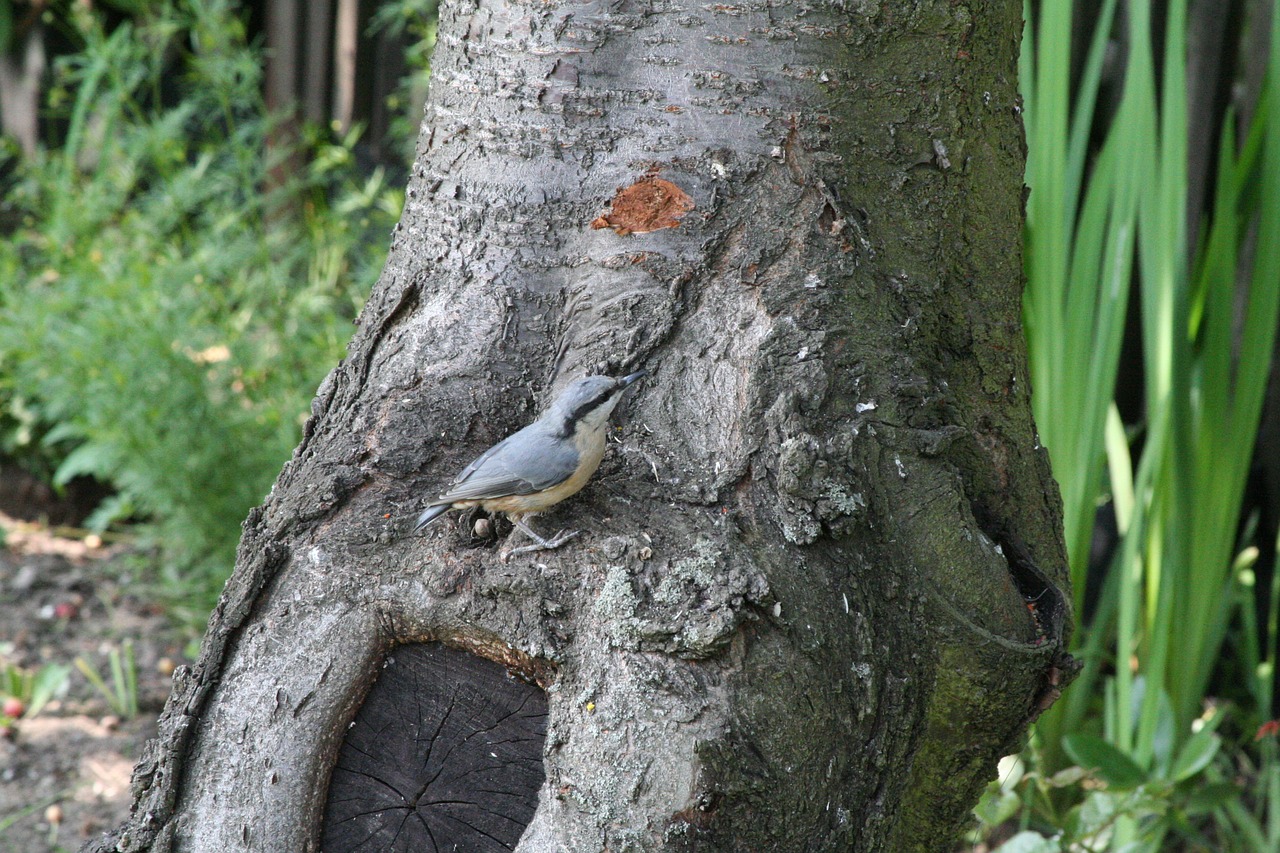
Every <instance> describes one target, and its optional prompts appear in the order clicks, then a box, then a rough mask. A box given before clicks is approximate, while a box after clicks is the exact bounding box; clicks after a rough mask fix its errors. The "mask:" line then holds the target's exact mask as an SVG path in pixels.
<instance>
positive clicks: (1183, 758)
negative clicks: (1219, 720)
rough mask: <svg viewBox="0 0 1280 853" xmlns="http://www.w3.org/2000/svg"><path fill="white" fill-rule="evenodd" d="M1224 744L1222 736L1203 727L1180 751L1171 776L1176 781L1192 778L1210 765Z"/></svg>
mask: <svg viewBox="0 0 1280 853" xmlns="http://www.w3.org/2000/svg"><path fill="white" fill-rule="evenodd" d="M1221 746H1222V738H1221V737H1219V736H1218V735H1217V734H1216V733H1214V732H1213V731H1210V730H1209V729H1202V730H1200V731H1198V732H1196V733H1195V734H1194V735H1192V736H1191V739H1190V740H1188V741H1187V742H1186V743H1185V744H1183V746H1182V749H1181V750H1179V751H1178V757H1177V759H1175V760H1174V762H1173V768H1172V769H1171V770H1170V771H1169V778H1170V779H1171V780H1173V781H1174V782H1181V781H1183V780H1184V779H1190V778H1191V777H1192V776H1195V775H1196V774H1197V773H1199V772H1200V771H1201V770H1203V769H1205V768H1206V767H1208V766H1209V762H1211V761H1213V757H1214V756H1215V755H1217V754H1218V749H1219V748H1220V747H1221Z"/></svg>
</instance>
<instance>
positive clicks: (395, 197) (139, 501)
mask: <svg viewBox="0 0 1280 853" xmlns="http://www.w3.org/2000/svg"><path fill="white" fill-rule="evenodd" d="M25 5H26V4H16V3H10V2H8V0H0V10H4V11H5V12H6V13H7V14H3V15H0V41H8V42H9V44H10V48H11V53H13V52H15V51H21V50H22V49H23V42H24V41H25V40H26V39H30V38H33V37H39V38H41V39H42V40H43V41H44V42H45V43H46V44H48V45H49V46H50V50H52V48H53V47H54V46H56V47H57V48H59V50H60V52H59V53H57V54H56V55H55V56H53V57H52V58H51V60H50V61H49V62H48V64H47V68H46V69H44V70H43V71H42V72H41V73H40V78H39V87H38V90H39V104H38V111H37V112H36V115H37V116H38V124H37V125H35V128H34V130H35V132H34V135H32V133H31V129H30V128H25V127H19V128H18V130H17V132H15V133H13V134H10V135H8V136H6V137H5V142H4V146H5V147H4V149H3V151H2V152H0V156H2V157H3V159H2V160H0V182H2V186H3V199H4V200H3V203H2V204H0V228H2V229H3V232H4V239H3V240H2V241H0V283H2V284H0V454H3V458H2V459H0V462H3V463H4V464H5V465H6V469H5V470H7V471H9V472H11V476H16V473H15V466H16V467H20V468H21V469H22V470H23V471H25V472H26V473H27V474H29V475H34V476H35V477H37V478H41V479H43V480H44V481H46V482H47V483H48V484H50V485H52V486H53V487H54V488H55V489H62V488H64V487H67V486H68V484H72V483H78V484H80V485H83V484H84V483H85V482H86V481H87V482H89V483H90V484H92V485H96V486H97V488H92V487H91V488H90V489H89V492H90V494H91V495H97V496H104V498H103V499H102V500H101V501H100V502H98V503H97V506H96V508H95V509H94V510H93V511H92V513H91V514H90V515H88V517H87V518H84V519H75V520H76V522H77V523H78V524H82V525H84V526H85V527H87V528H88V529H89V530H93V531H98V532H103V531H106V530H108V529H111V528H113V527H114V526H117V524H118V523H119V522H132V523H131V524H130V525H129V526H128V528H127V529H128V531H129V532H130V534H131V535H132V536H133V537H135V539H136V540H137V542H138V544H139V545H140V546H143V547H145V548H146V549H148V550H149V552H150V555H151V556H152V557H153V558H154V559H153V560H152V561H151V562H152V564H153V566H154V567H155V568H156V569H157V571H156V572H153V573H151V578H150V579H151V580H154V581H158V582H159V583H158V586H157V592H158V594H160V595H162V596H164V597H167V598H168V599H169V600H171V601H172V602H173V603H174V605H175V606H180V607H182V608H183V609H185V610H186V611H189V615H190V618H191V621H192V623H193V625H198V624H202V623H203V621H204V617H205V615H206V614H207V612H208V610H209V609H210V608H211V606H212V604H213V602H214V600H215V598H216V595H217V592H218V590H219V589H220V587H221V584H222V582H223V580H224V579H225V577H226V575H227V573H228V571H229V569H230V567H231V565H232V562H233V558H234V549H235V546H236V541H237V539H238V538H239V528H240V522H241V521H242V520H243V519H244V517H245V515H246V514H247V512H248V510H249V509H250V508H251V507H253V506H254V505H256V504H258V503H260V502H261V501H262V499H263V497H264V495H265V494H266V493H267V490H268V489H269V488H270V486H271V483H272V481H273V480H274V479H275V477H276V475H277V474H278V472H279V470H280V467H281V465H282V464H283V463H284V462H285V460H287V459H288V458H289V454H290V452H291V451H292V449H293V447H294V445H296V444H297V442H298V440H299V438H300V434H301V426H302V423H303V420H304V419H305V416H306V415H307V413H308V405H309V402H310V399H311V396H312V394H313V393H314V391H315V388H316V387H317V386H318V384H319V383H320V380H321V379H322V378H323V377H324V375H325V373H327V372H328V371H329V370H330V369H331V368H332V367H333V365H335V364H336V363H337V361H338V360H339V359H340V358H341V357H342V355H343V352H344V347H345V344H346V341H347V340H348V338H349V337H350V335H351V333H352V327H351V321H352V319H353V318H354V317H355V316H356V314H357V312H358V311H359V309H360V307H361V305H362V303H363V300H364V299H365V296H366V295H367V294H368V292H369V290H370V289H371V287H372V285H373V282H374V281H375V279H376V278H377V275H378V273H379V271H380V268H381V265H382V262H383V260H384V257H385V253H386V249H387V245H388V242H389V235H390V231H391V228H392V226H393V225H394V224H395V222H396V220H397V219H398V217H399V212H400V206H401V202H402V195H403V187H404V183H405V176H406V175H407V163H408V160H409V158H410V157H411V152H412V147H413V140H414V136H415V135H416V131H417V123H418V119H419V116H420V115H421V95H418V96H417V103H416V106H410V105H409V104H408V103H407V101H408V100H409V99H410V98H412V97H413V95H414V90H415V89H417V90H421V88H422V80H423V79H424V77H425V73H426V66H425V58H426V53H425V52H424V42H426V43H427V44H429V36H430V31H429V29H428V28H427V26H426V25H425V24H421V23H419V24H417V25H416V26H417V27H418V30H417V31H416V32H412V31H411V32H409V33H407V36H408V37H406V38H403V39H402V41H403V42H404V43H405V47H404V49H403V50H402V51H401V53H400V57H401V60H402V61H401V63H400V68H401V70H403V71H404V72H405V73H404V75H403V76H402V78H400V80H399V81H393V85H392V86H391V87H388V91H387V92H386V93H385V97H387V98H392V99H399V100H400V102H401V103H400V104H399V105H398V106H397V105H396V104H394V103H393V106H397V109H396V111H395V114H396V115H399V116H400V117H399V118H396V119H395V120H388V121H385V122H384V126H383V127H382V128H381V133H380V134H379V135H378V137H377V139H376V141H374V142H367V141H365V140H364V139H362V133H363V131H364V127H363V126H362V125H361V124H360V123H358V122H357V121H355V120H354V119H353V110H354V107H353V104H352V103H351V102H353V101H354V99H353V98H350V97H347V99H346V100H347V103H344V102H343V97H344V96H343V91H344V88H345V89H351V88H353V86H352V85H351V84H350V83H349V81H348V82H345V83H344V84H343V85H342V86H339V85H335V84H334V82H333V81H334V80H335V79H337V78H338V77H339V76H340V75H339V74H337V73H333V74H320V75H319V76H318V77H317V78H315V79H310V80H305V81H304V79H303V78H304V72H305V70H306V69H305V68H304V67H302V66H300V65H298V64H297V63H291V64H290V67H288V68H285V69H283V70H282V69H281V68H280V64H281V63H280V62H275V63H274V64H268V63H266V62H265V61H264V49H263V47H262V45H261V40H260V39H251V38H250V37H249V35H248V29H247V24H248V23H249V22H252V20H253V18H252V16H250V15H249V14H248V11H249V10H246V9H244V8H241V7H240V6H239V4H235V3H231V2H225V0H190V2H185V1H184V0H180V1H179V2H164V3H143V2H130V3H124V2H118V3H111V4H104V5H103V6H101V7H96V8H95V7H94V6H92V5H90V4H87V3H78V2H77V3H50V4H45V5H44V6H43V7H42V8H33V7H30V6H27V9H28V10H29V11H31V12H39V14H38V15H37V16H36V17H35V18H33V19H31V20H29V21H28V22H27V29H26V30H25V31H22V30H21V28H19V27H18V26H17V20H16V18H17V13H18V12H19V11H20V10H22V9H23V7H24V6H25ZM429 9H430V6H429V5H428V4H424V3H422V2H413V0H407V2H396V3H386V4H382V5H381V6H380V7H379V10H378V14H377V16H376V17H373V18H370V19H367V20H365V21H363V22H362V23H363V24H364V28H365V33H364V34H365V37H366V38H376V37H378V36H380V35H382V34H386V33H393V34H396V33H399V34H405V30H406V24H407V23H409V22H414V21H418V22H421V21H423V20H425V19H427V18H428V17H429V15H428V14H427V12H428V11H429ZM313 11H314V10H313ZM276 26H277V28H278V27H279V26H281V24H280V22H278V21H277V22H276ZM6 33H7V34H8V35H7V39H5V38H4V36H5V34H6ZM273 35H276V36H277V37H278V38H280V39H281V40H284V41H289V39H287V38H285V37H284V36H283V35H281V34H280V33H278V32H275V31H273ZM293 36H294V38H293V41H295V42H296V41H297V34H296V33H295V34H293ZM325 41H327V40H325ZM321 43H322V44H323V43H325V42H321ZM354 43H355V42H353V44H354ZM340 46H341V45H339V47H340ZM268 71H269V72H270V74H269V75H268V76H271V77H272V81H271V82H272V85H274V87H275V89H276V92H275V96H276V97H275V99H276V100H278V101H281V102H282V104H281V106H278V107H276V108H274V109H273V108H271V107H269V105H268V103H267V101H268V93H269V92H270V91H271V87H270V86H268V85H266V84H267V81H266V80H264V73H265V72H268ZM351 71H352V73H353V72H354V69H352V70H351ZM281 79H285V80H286V81H293V82H292V83H290V85H282V84H281V83H280V82H279V81H280V80H281ZM330 87H332V88H330ZM294 89H296V90H298V91H299V92H302V93H307V92H315V91H317V90H318V91H319V93H320V95H322V96H325V95H327V97H319V98H315V99H314V100H315V101H317V102H318V106H316V105H315V104H313V106H316V108H315V109H314V110H312V115H311V117H310V118H308V116H307V113H306V111H304V110H303V109H301V107H299V105H298V101H297V98H293V97H291V94H293V90H294ZM371 112H372V111H371ZM338 113H342V115H338ZM378 114H380V115H391V114H392V113H391V112H389V111H388V110H387V109H385V108H384V109H382V110H381V111H380V112H379V113H378ZM10 117H12V118H16V116H10ZM24 136H26V137H27V139H26V140H25V143H24V142H23V141H22V140H23V137H24Z"/></svg>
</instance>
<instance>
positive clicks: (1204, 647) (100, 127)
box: [0, 0, 1280, 853]
mask: <svg viewBox="0 0 1280 853" xmlns="http://www.w3.org/2000/svg"><path fill="white" fill-rule="evenodd" d="M434 2H435V0H391V2H383V3H374V2H355V0H321V2H312V3H302V2H300V0H278V2H265V0H264V2H259V3H256V4H254V3H233V2H230V0H168V2H138V1H137V0H134V2H124V0H117V2H111V3H101V4H92V3H86V2H70V0H64V1H63V2H53V0H49V2H43V3H29V2H28V3H20V2H16V0H0V46H5V47H6V55H7V59H6V61H5V64H4V65H3V68H0V89H3V90H4V92H3V94H4V95H5V97H6V99H5V100H4V102H3V103H4V105H5V107H4V116H3V118H4V129H5V131H6V136H5V137H4V141H3V143H2V145H3V149H2V150H0V188H2V195H3V201H2V202H0V230H2V231H3V235H4V239H3V240H2V241H0V481H3V480H5V479H9V480H12V479H14V478H15V477H21V478H26V479H29V480H33V481H36V482H43V483H45V484H47V485H48V486H49V487H51V488H53V489H54V490H57V491H60V492H61V493H62V494H64V495H66V496H72V495H73V493H74V495H76V496H79V498H80V499H81V500H80V502H81V503H85V505H86V508H89V507H91V508H92V511H91V512H87V513H80V514H79V515H76V516H74V517H72V518H71V519H70V520H71V521H73V522H74V525H75V527H74V528H73V531H79V532H80V533H81V535H83V534H84V533H86V532H88V531H96V532H97V533H98V534H99V535H107V536H110V535H112V533H113V532H116V533H117V534H119V535H124V536H127V537H128V538H129V539H130V541H131V542H132V543H133V545H134V552H135V553H137V554H140V555H143V556H142V558H141V559H140V560H139V561H135V563H134V568H133V569H132V571H136V572H137V574H136V582H137V583H141V584H145V585H147V592H148V594H150V595H153V596H155V597H156V598H157V599H159V600H161V601H164V602H167V605H168V607H169V608H170V609H171V611H172V613H173V614H174V616H175V618H176V619H179V620H185V621H186V622H187V624H188V625H189V626H190V630H191V632H192V633H193V634H198V633H199V626H200V625H201V624H202V623H203V620H204V617H205V614H206V613H207V610H208V609H209V608H210V607H211V606H212V603H213V601H214V599H215V597H216V594H217V591H218V589H219V588H220V586H221V584H222V582H223V580H224V579H225V577H226V575H227V573H228V571H229V570H230V567H231V565H232V562H233V556H234V548H235V544H236V541H237V539H238V536H239V524H240V521H241V520H242V519H243V518H244V517H245V515H246V514H247V512H248V510H249V509H250V508H251V507H252V506H253V505H255V504H257V503H259V502H260V501H261V500H262V498H263V497H264V495H265V493H266V491H267V490H268V489H269V488H270V485H271V483H272V481H273V480H274V478H275V477H276V475H277V473H278V471H279V469H280V466H281V465H282V464H283V463H284V461H285V460H286V459H287V458H288V456H289V454H290V452H291V450H292V448H293V447H294V445H295V444H296V443H297V441H298V439H299V437H300V429H301V425H302V422H303V420H304V418H305V416H306V414H307V411H308V404H309V400H310V397H311V395H312V393H313V392H314V389H315V388H316V387H317V385H318V384H319V382H320V380H321V379H322V378H323V376H324V374H325V373H326V372H327V371H328V370H329V369H330V368H331V367H332V366H333V365H334V364H335V363H336V362H337V360H338V359H340V358H341V357H342V355H343V347H344V344H345V342H346V340H347V338H348V337H349V335H350V334H351V327H350V323H351V320H352V319H353V318H354V316H355V315H356V313H357V312H358V310H359V308H360V306H361V304H362V302H363V299H364V298H365V296H366V294H367V293H368V292H369V290H370V288H371V287H372V284H373V282H374V280H375V279H376V277H377V275H378V272H379V269H380V267H381V264H382V262H383V257H384V254H385V251H386V247H387V245H388V242H389V232H390V229H391V227H392V225H393V224H394V223H395V221H396V219H397V218H398V215H399V210H400V205H401V200H402V192H403V187H404V184H405V180H406V177H407V166H408V163H409V161H410V159H411V157H412V149H413V141H414V137H415V135H416V132H417V123H418V120H419V118H420V115H421V110H420V106H421V101H422V98H423V94H424V89H425V81H426V78H427V74H428V65H427V62H428V59H429V55H430V48H431V45H432V43H433V36H434ZM1274 5H1275V0H1168V2H1162V3H1153V2H1151V0H1075V2H1071V0H1044V2H1041V3H1029V4H1028V6H1027V8H1026V12H1025V14H1026V19H1027V22H1028V23H1027V30H1026V34H1025V38H1024V42H1023V59H1022V89H1023V95H1024V107H1025V111H1024V118H1025V122H1026V128H1027V140H1028V146H1029V155H1028V166H1027V184H1028V186H1029V187H1030V188H1031V193H1030V196H1029V201H1028V206H1027V231H1026V269H1027V278H1028V285H1027V291H1026V297H1025V325H1026V330H1027V337H1028V342H1029V345H1030V351H1031V364H1032V377H1033V380H1034V389H1035V395H1034V405H1035V407H1036V417H1037V420H1038V423H1039V425H1040V430H1041V438H1042V440H1043V442H1044V444H1045V446H1046V447H1047V448H1048V450H1049V452H1050V455H1051V458H1052V460H1053V465H1054V473H1055V475H1056V477H1057V479H1058V481H1059V483H1060V485H1061V488H1062V496H1063V502H1064V508H1065V515H1066V538H1067V543H1068V549H1069V552H1070V557H1071V570H1072V577H1073V580H1074V585H1075V606H1076V613H1077V617H1078V621H1079V628H1078V630H1077V632H1076V635H1075V638H1074V640H1073V650H1074V652H1075V654H1077V656H1079V657H1080V658H1081V659H1082V660H1083V661H1084V663H1085V669H1084V672H1083V674H1082V676H1081V677H1080V679H1079V680H1078V681H1077V682H1076V683H1075V684H1074V685H1073V686H1072V687H1071V688H1070V689H1069V690H1067V691H1066V693H1065V696H1064V698H1063V699H1062V700H1061V701H1060V702H1059V703H1058V704H1057V705H1055V706H1054V707H1053V708H1052V709H1051V710H1050V711H1049V712H1048V713H1046V714H1045V715H1044V716H1043V717H1042V718H1041V719H1040V721H1039V722H1038V724H1037V726H1036V729H1035V732H1034V734H1033V736H1032V738H1031V739H1030V742H1029V744H1028V745H1027V747H1026V749H1025V750H1024V751H1023V753H1022V754H1021V755H1018V756H1010V757H1009V758H1008V759H1006V761H1005V762H1004V763H1003V764H1002V766H1001V774H1000V778H999V779H998V780H997V781H996V782H994V783H993V784H992V786H991V787H990V789H989V790H988V792H987V794H986V795H985V797H984V799H983V801H982V803H981V804H980V806H979V808H978V810H977V818H978V820H977V821H976V828H975V830H974V832H973V834H972V837H971V839H970V841H969V844H970V846H971V847H972V849H974V850H991V849H996V848H998V849H1000V850H1002V851H1005V853H1027V851H1063V850H1117V851H1120V850H1124V851H1145V850H1152V851H1154V850H1212V851H1236V850H1239V851H1277V853H1280V755H1278V751H1277V742H1276V738H1277V728H1278V726H1277V724H1276V723H1274V722H1273V719H1274V718H1275V717H1276V698H1277V684H1276V678H1275V660H1276V655H1277V646H1278V638H1280V633H1278V631H1277V627H1278V625H1277V622H1278V619H1277V609H1278V608H1280V576H1278V575H1277V573H1276V571H1275V554H1276V537H1277V527H1278V526H1280V447H1277V442H1280V387H1278V385H1277V383H1276V382H1275V381H1274V380H1273V379H1272V376H1271V370H1270V367H1271V363H1272V353H1273V350H1274V347H1275V343H1276V335H1275V332H1276V327H1277V312H1278V310H1280V103H1276V98H1277V97H1280V89H1277V85H1278V83H1277V81H1276V80H1275V79H1274V78H1275V76H1276V74H1277V73H1278V72H1280V61H1278V59H1277V56H1278V55H1280V38H1277V37H1276V35H1275V31H1276V29H1277V27H1280V16H1276V15H1275V14H1274V9H1273V6H1274ZM33 39H36V40H38V45H37V47H38V48H39V49H38V50H35V49H33V44H34V43H35V42H33ZM375 56H376V57H377V60H376V61H374V60H373V59H371V57H375ZM24 87H25V88H24ZM15 93H16V94H15ZM23 97H25V98H26V99H27V100H28V101H29V102H30V103H29V106H30V109H29V110H26V111H24V110H21V109H16V108H15V107H14V104H18V105H19V106H21V105H22V103H23V101H22V98H23ZM15 98H17V99H18V100H14V99H15ZM24 116H25V117H26V119H28V120H24ZM1260 425H1261V428H1260ZM2 493H3V488H0V498H3V494H2ZM139 566H141V569H139V568H138V567H139Z"/></svg>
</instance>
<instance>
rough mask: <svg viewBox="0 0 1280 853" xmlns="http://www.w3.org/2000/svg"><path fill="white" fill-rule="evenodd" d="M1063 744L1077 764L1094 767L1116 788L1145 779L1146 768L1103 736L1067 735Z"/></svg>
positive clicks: (1093, 768) (1132, 784) (1136, 785)
mask: <svg viewBox="0 0 1280 853" xmlns="http://www.w3.org/2000/svg"><path fill="white" fill-rule="evenodd" d="M1062 748H1063V749H1064V750H1065V751H1066V753H1067V755H1068V756H1070V757H1071V760H1072V761H1074V762H1075V763H1076V764H1079V765H1080V766H1081V767H1088V768H1089V769H1091V770H1094V771H1095V772H1097V774H1098V775H1099V776H1101V777H1102V778H1103V779H1104V780H1106V781H1107V783H1108V784H1110V785H1113V786H1115V787H1117V788H1136V787H1138V786H1139V785H1141V784H1142V783H1143V782H1145V781H1146V778H1147V774H1146V771H1144V770H1143V769H1142V768H1141V767H1139V766H1138V765H1137V764H1136V763H1135V762H1134V760H1133V759H1132V758H1130V757H1129V756H1128V755H1126V754H1125V753H1123V752H1121V751H1120V750H1119V749H1117V748H1116V747H1115V746H1113V745H1112V744H1109V743H1107V742H1106V741H1105V740H1103V739H1102V738H1100V737H1094V736H1093V735H1082V734H1074V735H1067V736H1066V737H1064V738H1063V739H1062Z"/></svg>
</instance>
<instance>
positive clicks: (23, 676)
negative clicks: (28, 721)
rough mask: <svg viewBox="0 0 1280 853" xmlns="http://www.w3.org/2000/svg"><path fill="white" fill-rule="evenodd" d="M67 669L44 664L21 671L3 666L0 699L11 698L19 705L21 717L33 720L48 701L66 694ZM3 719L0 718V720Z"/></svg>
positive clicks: (55, 664)
mask: <svg viewBox="0 0 1280 853" xmlns="http://www.w3.org/2000/svg"><path fill="white" fill-rule="evenodd" d="M70 675H71V667H69V666H66V665H65V664H57V663H47V664H45V665H44V666H41V667H39V668H38V669H35V670H27V669H23V668H21V667H19V666H16V665H14V664H11V663H6V664H5V665H4V668H3V670H2V671H0V697H12V698H14V699H18V700H20V701H21V702H22V705H23V711H22V716H24V717H34V716H35V715H36V714H39V713H40V711H41V710H43V709H44V706H45V705H47V704H49V700H50V699H53V698H54V697H55V696H58V695H61V694H63V693H65V692H66V689H67V679H68V677H69V676H70ZM3 719H4V717H3V716H0V720H3Z"/></svg>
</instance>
